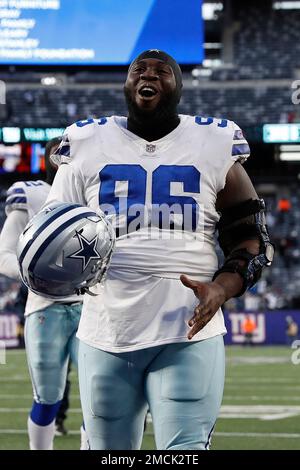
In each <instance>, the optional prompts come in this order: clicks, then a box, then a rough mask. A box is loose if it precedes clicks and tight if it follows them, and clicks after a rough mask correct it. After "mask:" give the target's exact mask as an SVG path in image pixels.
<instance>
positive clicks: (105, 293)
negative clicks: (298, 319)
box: [47, 115, 249, 351]
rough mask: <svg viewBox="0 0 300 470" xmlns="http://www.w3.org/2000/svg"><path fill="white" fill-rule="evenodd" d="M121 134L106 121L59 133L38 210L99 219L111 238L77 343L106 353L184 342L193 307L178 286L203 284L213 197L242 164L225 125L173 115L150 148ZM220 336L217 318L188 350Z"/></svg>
mask: <svg viewBox="0 0 300 470" xmlns="http://www.w3.org/2000/svg"><path fill="white" fill-rule="evenodd" d="M126 125H127V119H126V118H124V117H116V116H113V117H110V118H101V119H99V120H93V119H89V120H87V121H80V122H78V123H75V124H73V125H72V126H70V127H69V128H67V130H66V133H65V136H64V140H63V141H62V143H61V145H60V148H59V149H58V150H57V151H56V153H55V154H54V155H52V159H53V161H54V162H55V163H56V164H58V165H60V168H59V170H58V172H57V175H56V178H55V180H54V183H53V186H52V189H51V191H50V194H49V197H48V200H47V204H48V203H51V202H54V201H63V202H77V203H80V204H83V205H87V206H89V207H91V208H92V209H93V210H95V211H97V210H98V211H99V209H100V210H102V211H103V212H105V213H106V214H107V215H108V217H109V219H110V221H111V222H112V223H113V225H114V227H115V229H116V234H117V243H116V249H115V252H114V254H113V257H112V261H111V265H110V268H109V271H108V276H107V280H106V282H105V284H104V285H103V286H96V287H95V288H94V291H95V293H98V294H99V295H98V296H97V297H90V296H85V299H84V307H83V316H82V319H81V323H80V327H79V333H78V336H79V337H80V338H81V339H82V340H83V341H85V342H87V343H88V344H91V345H92V346H95V347H99V348H102V349H105V350H108V351H125V350H134V349H139V348H144V347H148V346H156V345H159V344H167V343H170V342H177V341H187V338H186V335H187V331H188V327H187V321H188V320H189V318H190V317H191V316H192V312H193V309H194V307H195V305H196V304H197V299H196V298H195V297H194V294H193V292H192V291H190V290H189V289H187V288H186V287H184V286H182V284H181V283H180V281H179V276H180V275H181V274H183V273H184V274H187V275H188V276H191V277H192V278H193V279H199V280H203V281H207V280H211V278H212V276H213V274H214V272H215V271H216V270H217V268H218V263H217V256H216V252H215V241H214V233H215V226H216V223H217V222H218V220H219V214H218V213H217V212H216V209H215V203H216V198H217V194H218V192H219V191H220V190H221V189H222V188H223V187H224V185H225V179H226V174H227V172H228V170H229V168H230V167H231V166H232V165H233V164H234V162H236V161H240V162H242V163H243V162H244V161H245V160H246V158H247V157H248V156H249V146H248V144H247V142H246V140H245V139H244V136H243V134H242V131H241V130H240V128H239V127H238V126H237V125H236V124H234V123H233V122H232V121H228V120H225V119H214V118H202V117H200V116H196V117H192V116H186V115H181V116H180V124H179V125H178V127H177V128H176V129H174V130H173V131H172V132H171V133H170V134H168V135H167V136H165V137H163V138H162V139H159V140H157V141H154V142H151V143H149V142H147V141H145V140H144V139H142V138H140V137H138V136H137V135H135V134H133V133H131V132H130V131H128V130H127V128H126ZM63 163H65V165H64V164H63ZM175 312H176V314H175ZM180 312H181V313H180ZM224 332H225V327H224V321H223V316H222V312H221V309H220V311H219V312H217V314H216V315H215V316H214V318H213V319H212V320H211V321H210V323H209V324H208V325H207V326H206V327H205V328H204V329H203V330H202V331H201V332H199V333H198V334H197V335H196V336H195V337H194V340H199V339H204V338H208V337H211V336H214V335H217V334H222V333H224Z"/></svg>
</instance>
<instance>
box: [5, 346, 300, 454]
mask: <svg viewBox="0 0 300 470" xmlns="http://www.w3.org/2000/svg"><path fill="white" fill-rule="evenodd" d="M292 352H293V350H292V349H289V348H288V347H272V348H271V347H265V348H263V347H256V346H255V347H253V348H251V347H248V348H241V347H236V346H233V347H227V374H226V385H225V393H224V399H223V404H222V408H221V413H220V417H219V419H218V422H217V426H216V429H215V433H214V437H213V441H212V446H211V449H224V450H226V449H277V450H278V449H300V364H299V365H294V364H293V363H292V361H291V355H292ZM71 381H72V388H71V408H70V410H69V415H68V419H67V421H66V427H67V428H68V431H69V433H68V435H67V436H63V437H56V438H55V444H54V446H55V449H78V448H79V439H80V435H79V428H80V424H81V420H82V417H81V411H80V401H79V392H78V384H77V376H76V373H75V372H72V374H71ZM0 400H1V404H0V449H1V450H3V449H7V450H8V449H14V450H16V449H27V448H28V440H27V432H26V421H27V413H28V410H29V408H30V406H31V401H32V399H31V385H30V381H29V377H28V372H27V365H26V359H25V353H24V351H21V350H16V351H8V352H7V356H6V364H5V365H3V364H2V365H1V364H0ZM143 448H144V449H155V444H154V439H153V434H152V427H151V423H149V424H148V427H147V430H146V433H145V437H144V442H143Z"/></svg>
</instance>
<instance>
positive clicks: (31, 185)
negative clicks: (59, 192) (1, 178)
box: [5, 180, 49, 215]
mask: <svg viewBox="0 0 300 470" xmlns="http://www.w3.org/2000/svg"><path fill="white" fill-rule="evenodd" d="M41 187H42V188H41ZM48 187H49V185H48V184H47V183H45V182H44V181H41V180H37V181H17V182H16V183H14V184H13V185H12V186H10V188H9V189H8V191H7V194H6V201H5V213H6V215H8V214H9V213H10V212H12V211H14V210H25V211H27V212H28V213H29V212H30V206H31V205H32V202H31V203H29V200H31V201H32V198H33V197H34V198H35V199H38V200H39V199H40V197H41V194H44V192H45V191H46V189H47V188H48ZM37 191H38V192H39V194H37Z"/></svg>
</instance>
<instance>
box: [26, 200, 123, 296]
mask: <svg viewBox="0 0 300 470" xmlns="http://www.w3.org/2000/svg"><path fill="white" fill-rule="evenodd" d="M114 244H115V232H114V229H113V228H112V226H111V224H110V223H109V222H108V221H107V219H106V218H105V217H104V216H101V215H98V214H96V212H94V211H92V210H91V209H90V208H89V207H84V206H81V205H79V204H69V203H60V204H54V205H51V206H49V207H46V208H45V209H43V210H42V211H41V212H39V213H38V214H37V215H36V216H35V217H33V219H31V221H30V222H29V223H28V224H27V226H26V227H25V229H24V231H23V233H22V234H21V236H20V238H19V242H18V246H17V257H18V262H19V268H20V274H21V278H22V280H23V282H24V283H25V284H26V286H27V287H28V288H29V289H30V290H31V291H33V292H35V293H36V294H40V295H42V296H44V297H50V298H54V299H64V298H66V297H68V296H71V295H74V294H83V293H85V292H87V293H90V294H91V292H90V291H89V288H90V287H92V286H94V285H95V284H97V283H98V282H100V281H101V280H102V279H103V276H104V274H105V272H106V270H107V267H108V265H109V262H110V258H111V255H112V252H113V248H114ZM92 295H93V294H92Z"/></svg>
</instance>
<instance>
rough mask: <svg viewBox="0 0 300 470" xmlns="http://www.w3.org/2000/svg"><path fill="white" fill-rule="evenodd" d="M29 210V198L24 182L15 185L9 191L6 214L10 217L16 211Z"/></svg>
mask: <svg viewBox="0 0 300 470" xmlns="http://www.w3.org/2000/svg"><path fill="white" fill-rule="evenodd" d="M16 209H17V210H27V197H26V192H25V188H24V182H23V181H18V182H17V183H14V184H13V185H12V186H11V187H10V188H9V189H8V191H7V196H6V201H5V213H6V215H8V214H9V213H10V212H12V211H14V210H16Z"/></svg>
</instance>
